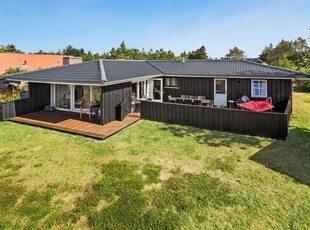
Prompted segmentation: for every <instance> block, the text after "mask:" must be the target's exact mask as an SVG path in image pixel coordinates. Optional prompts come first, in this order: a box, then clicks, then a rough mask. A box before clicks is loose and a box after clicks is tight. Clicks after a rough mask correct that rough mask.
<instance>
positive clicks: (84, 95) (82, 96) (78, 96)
mask: <svg viewBox="0 0 310 230" xmlns="http://www.w3.org/2000/svg"><path fill="white" fill-rule="evenodd" d="M86 101H90V86H87V85H75V86H74V109H80V107H81V105H82V103H83V102H86Z"/></svg>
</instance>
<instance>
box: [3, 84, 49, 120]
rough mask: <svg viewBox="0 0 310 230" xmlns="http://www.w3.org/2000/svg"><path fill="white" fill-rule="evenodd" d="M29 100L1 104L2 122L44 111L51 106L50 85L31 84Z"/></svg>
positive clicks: (29, 85)
mask: <svg viewBox="0 0 310 230" xmlns="http://www.w3.org/2000/svg"><path fill="white" fill-rule="evenodd" d="M28 90H29V98H26V99H20V100H14V101H10V102H4V103H2V104H1V106H0V107H1V109H0V110H1V111H0V112H1V116H0V120H7V119H8V118H11V117H15V116H21V115H25V114H27V113H33V112H37V111H40V110H43V109H44V107H45V106H47V105H49V104H50V98H51V95H50V84H45V83H29V84H28Z"/></svg>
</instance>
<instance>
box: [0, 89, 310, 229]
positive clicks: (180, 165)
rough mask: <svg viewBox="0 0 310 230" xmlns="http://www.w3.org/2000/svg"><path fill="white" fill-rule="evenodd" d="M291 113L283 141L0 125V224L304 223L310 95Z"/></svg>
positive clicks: (140, 127) (181, 129) (197, 132)
mask: <svg viewBox="0 0 310 230" xmlns="http://www.w3.org/2000/svg"><path fill="white" fill-rule="evenodd" d="M293 112H294V113H293V115H292V118H291V122H290V130H289V136H288V138H287V140H286V141H282V140H272V139H269V138H262V137H253V136H247V135H237V134H231V133H223V132H217V131H209V130H201V129H196V128H192V127H185V126H178V125H167V124H163V123H157V122H150V121H139V122H137V123H135V124H134V125H132V126H130V127H128V128H126V129H124V130H122V131H121V132H119V133H118V134H116V135H114V136H112V137H111V138H108V139H107V140H104V141H96V140H93V139H90V138H85V137H81V136H74V135H70V134H65V133H60V132H56V131H50V130H47V129H41V128H38V127H32V126H27V125H21V124H16V123H11V122H1V123H0V140H1V145H0V229H42V228H48V229H80V228H82V229H214V228H219V229H309V228H310V221H309V216H310V188H309V186H310V94H305V93H295V94H294V111H293ZM199 140H204V144H200V143H199Z"/></svg>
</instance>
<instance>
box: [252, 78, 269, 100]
mask: <svg viewBox="0 0 310 230" xmlns="http://www.w3.org/2000/svg"><path fill="white" fill-rule="evenodd" d="M254 82H265V83H266V89H265V90H266V95H254ZM267 84H268V82H267V80H259V79H255V80H251V97H256V98H267V97H268V86H267ZM258 85H260V84H258ZM255 89H258V92H260V90H261V89H264V88H260V87H258V88H255Z"/></svg>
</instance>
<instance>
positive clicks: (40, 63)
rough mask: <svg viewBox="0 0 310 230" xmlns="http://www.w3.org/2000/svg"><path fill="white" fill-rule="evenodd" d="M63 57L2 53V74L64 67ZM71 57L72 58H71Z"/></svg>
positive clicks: (0, 59)
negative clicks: (13, 71)
mask: <svg viewBox="0 0 310 230" xmlns="http://www.w3.org/2000/svg"><path fill="white" fill-rule="evenodd" d="M63 57H69V56H63V55H47V54H19V53H0V74H3V73H4V72H5V70H6V69H9V68H17V67H21V68H23V69H25V70H27V71H32V70H37V69H45V68H49V67H53V66H62V65H63ZM70 57H71V56H70Z"/></svg>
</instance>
